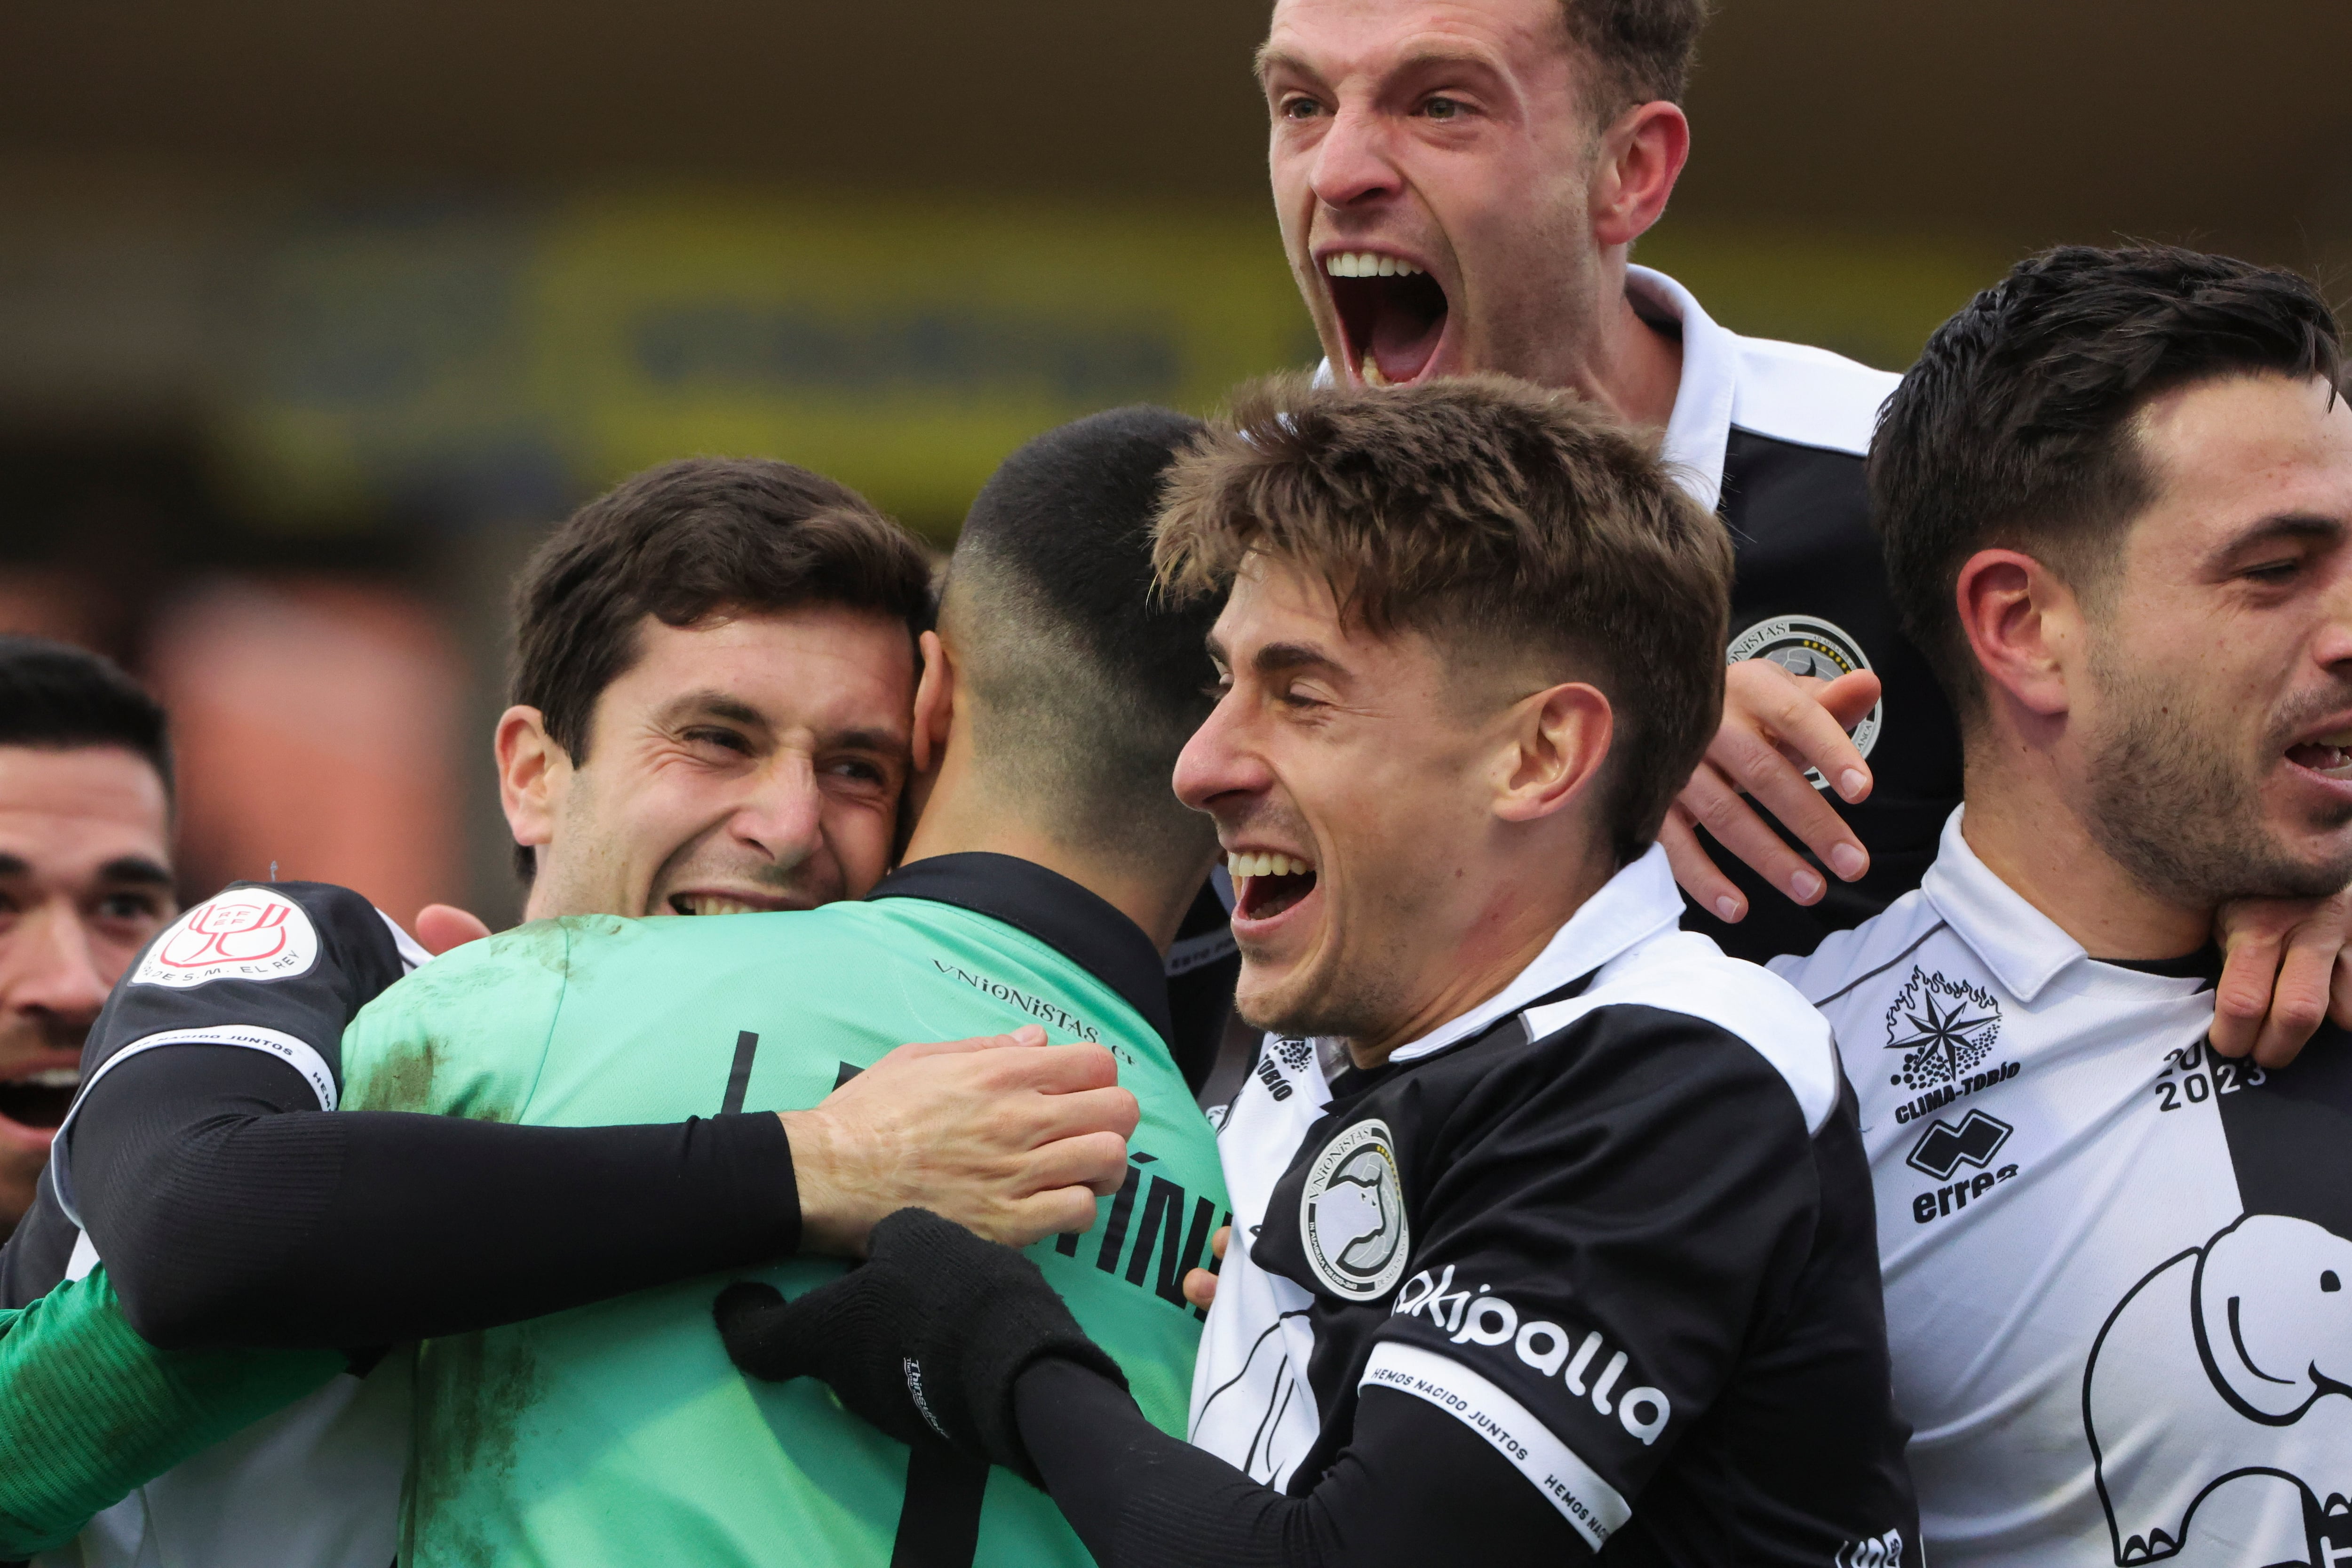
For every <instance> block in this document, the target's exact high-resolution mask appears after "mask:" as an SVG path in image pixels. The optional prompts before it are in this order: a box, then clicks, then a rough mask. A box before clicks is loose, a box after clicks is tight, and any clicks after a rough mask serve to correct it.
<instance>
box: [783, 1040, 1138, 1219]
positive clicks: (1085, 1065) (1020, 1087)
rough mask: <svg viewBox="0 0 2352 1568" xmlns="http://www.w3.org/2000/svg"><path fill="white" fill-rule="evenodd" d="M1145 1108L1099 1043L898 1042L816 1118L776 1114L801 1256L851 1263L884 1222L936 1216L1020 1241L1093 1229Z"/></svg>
mask: <svg viewBox="0 0 2352 1568" xmlns="http://www.w3.org/2000/svg"><path fill="white" fill-rule="evenodd" d="M1140 1115H1141V1109H1140V1108H1139V1106H1138V1105H1137V1104H1136V1100H1135V1096H1134V1095H1133V1094H1131V1093H1129V1091H1128V1090H1126V1089H1121V1088H1119V1087H1118V1062H1117V1060H1116V1059H1115V1058H1113V1057H1112V1056H1111V1054H1110V1052H1109V1051H1108V1050H1106V1049H1104V1048H1103V1047H1100V1046H1097V1045H1075V1046H1052V1047H1049V1046H1047V1045H1046V1044H1045V1030H1043V1029H1041V1028H1039V1027H1038V1026H1035V1025H1034V1024H1024V1025H1023V1026H1021V1027H1020V1028H1018V1029H1015V1030H1014V1031H1013V1033H1012V1034H1011V1035H992V1036H988V1037H983V1038H980V1039H971V1040H955V1041H950V1042H947V1043H944V1044H939V1045H916V1046H901V1047H898V1049H897V1050H895V1051H892V1052H891V1053H890V1054H889V1055H888V1056H887V1057H884V1058H882V1059H881V1060H880V1061H878V1062H876V1063H875V1064H874V1065H873V1066H872V1067H870V1068H866V1070H865V1071H864V1072H862V1073H859V1074H858V1075H857V1076H856V1078H853V1079H850V1080H849V1081H848V1082H847V1083H845V1084H843V1085H842V1086H841V1087H840V1088H839V1089H835V1090H834V1091H833V1093H832V1094H831V1095H829V1096H827V1097H826V1099H825V1100H824V1103H823V1104H821V1105H819V1106H818V1107H817V1108H816V1109H815V1110H788V1111H785V1112H784V1113H783V1115H782V1121H783V1124H784V1131H785V1134H786V1135H787V1136H788V1137H789V1138H790V1139H791V1141H792V1148H793V1180H794V1182H795V1183H796V1184H798V1186H799V1188H800V1199H801V1249H802V1250H803V1251H804V1252H826V1253H833V1254H835V1255H837V1256H842V1257H852V1258H854V1257H857V1256H860V1255H862V1254H863V1253H864V1252H865V1250H866V1236H867V1234H868V1233H869V1232H871V1231H872V1230H873V1228H874V1226H875V1224H876V1223H877V1221H879V1220H880V1219H881V1218H882V1217H883V1216H884V1215H888V1214H893V1213H895V1212H897V1211H898V1210H899V1209H902V1208H928V1209H929V1210H931V1211H932V1212H933V1213H935V1214H939V1215H943V1216H944V1217H946V1218H948V1219H950V1220H953V1221H954V1222H955V1223H956V1224H958V1225H961V1226H967V1227H968V1228H970V1229H971V1230H973V1231H976V1232H978V1233H979V1234H980V1235H982V1237H987V1238H988V1239H989V1240H991V1241H1001V1242H1003V1243H1004V1244H1005V1245H1007V1246H1010V1247H1026V1246H1028V1245H1029V1244H1030V1243H1031V1242H1033V1241H1034V1240H1036V1239H1037V1238H1038V1237H1042V1236H1051V1235H1053V1234H1054V1233H1055V1232H1056V1231H1071V1230H1085V1229H1086V1228H1087V1227H1088V1226H1091V1225H1093V1224H1094V1222H1095V1199H1096V1198H1097V1197H1099V1196H1102V1195H1105V1194H1110V1193H1115V1192H1117V1191H1118V1186H1119V1184H1120V1183H1121V1182H1122V1181H1124V1180H1125V1179H1126V1177H1127V1139H1128V1135H1129V1133H1131V1132H1133V1131H1135V1124H1136V1121H1137V1120H1138V1119H1139V1117H1140Z"/></svg>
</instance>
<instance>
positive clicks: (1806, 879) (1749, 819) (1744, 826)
mask: <svg viewBox="0 0 2352 1568" xmlns="http://www.w3.org/2000/svg"><path fill="white" fill-rule="evenodd" d="M1776 760H1777V761H1779V762H1780V766H1781V767H1782V768H1784V769H1786V768H1788V767H1789V763H1788V762H1787V761H1786V759H1780V758H1776ZM1790 771H1791V772H1792V773H1793V770H1790ZM1798 782H1799V783H1800V784H1803V782H1804V781H1803V780H1802V779H1799V780H1798ZM1806 793H1807V794H1809V795H1810V794H1811V793H1812V790H1811V785H1806ZM1679 804H1680V805H1682V807H1683V809H1684V810H1685V811H1686V812H1688V813H1689V814H1690V816H1691V817H1692V819H1693V820H1694V821H1696V823H1697V824H1698V825H1699V826H1702V827H1705V828H1706V830H1707V831H1708V832H1709V833H1711V834H1713V835H1715V839H1716V842H1717V843H1718V844H1720V845H1722V846H1723V847H1725V848H1726V849H1728V850H1729V851H1731V853H1733V854H1734V855H1737V856H1738V857H1739V858H1741V859H1742V860H1744V861H1746V862H1747V863H1748V865H1750V866H1752V867H1754V868H1756V869H1757V870H1758V871H1759V872H1760V873H1762V874H1763V876H1764V877H1765V879H1767V880H1769V882H1770V883H1771V884H1772V885H1773V886H1774V887H1776V888H1778V889H1780V890H1781V891H1782V892H1784V893H1786V894H1788V895H1789V897H1790V898H1791V899H1793V900H1796V901H1797V902H1798V903H1801V904H1811V903H1818V902H1819V901H1820V900H1821V897H1822V894H1823V893H1825V892H1827V891H1828V890H1829V885H1828V884H1827V883H1826V882H1823V881H1822V874H1821V873H1820V872H1818V871H1816V870H1814V869H1813V868H1811V866H1809V865H1807V864H1806V863H1805V860H1804V858H1803V857H1801V856H1800V855H1799V854H1798V853H1797V852H1796V851H1795V850H1793V849H1791V848H1790V847H1789V846H1788V845H1787V844H1786V843H1785V842H1784V841H1782V839H1781V837H1780V835H1779V834H1777V833H1775V832H1773V831H1772V829H1771V827H1770V826H1768V825H1767V824H1766V822H1765V821H1764V819H1763V818H1762V817H1760V816H1757V815H1756V811H1755V808H1754V807H1752V806H1750V805H1748V802H1747V801H1746V800H1744V799H1742V798H1741V796H1740V794H1739V791H1738V789H1737V788H1735V787H1734V786H1733V785H1732V784H1730V783H1728V782H1727V780H1726V779H1725V778H1724V776H1723V775H1722V774H1721V773H1717V771H1716V770H1715V766H1714V764H1713V763H1700V764H1699V765H1698V771H1697V772H1696V773H1693V774H1691V782H1690V783H1689V784H1685V785H1684V786H1683V793H1682V796H1681V800H1680V803H1679ZM1813 804H1814V805H1817V806H1821V809H1822V810H1824V811H1827V810H1828V809H1829V808H1828V807H1827V806H1822V805H1821V802H1820V801H1819V800H1818V799H1816V800H1815V801H1814V803H1813ZM1669 853H1671V851H1669Z"/></svg>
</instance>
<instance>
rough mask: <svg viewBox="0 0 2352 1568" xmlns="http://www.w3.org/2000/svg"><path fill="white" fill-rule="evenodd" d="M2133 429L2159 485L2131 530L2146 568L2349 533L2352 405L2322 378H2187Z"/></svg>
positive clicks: (2158, 400)
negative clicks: (2244, 545)
mask: <svg viewBox="0 0 2352 1568" xmlns="http://www.w3.org/2000/svg"><path fill="white" fill-rule="evenodd" d="M2134 423H2135V428H2134V436H2135V438H2136V439H2137V442H2138V443H2139V446H2140V449H2141V452H2142V454H2143V457H2144V459H2145V460H2146V461H2147V464H2148V466H2149V468H2150V471H2151V477H2152V478H2153V479H2154V480H2155V489H2156V497H2155V500H2154V501H2153V503H2152V504H2151V505H2150V506H2149V508H2148V509H2147V511H2146V512H2145V513H2144V514H2143V515H2142V517H2141V518H2140V520H2139V521H2138V523H2137V526H2136V527H2135V530H2134V534H2135V538H2134V545H2135V553H2136V554H2137V556H2139V558H2140V559H2142V560H2143V561H2147V562H2149V563H2158V564H2171V563H2174V562H2175V560H2176V558H2178V559H2179V561H2182V562H2185V561H2187V560H2191V559H2198V560H2201V559H2204V558H2207V557H2210V556H2212V555H2214V554H2215V553H2216V552H2229V551H2230V550H2231V548H2232V547H2233V546H2235V545H2237V544H2238V543H2239V542H2242V541H2244V542H2259V541H2260V540H2261V539H2263V538H2265V537H2267V536H2268V535H2269V534H2272V533H2275V532H2281V531H2284V532H2291V533H2295V534H2298V535H2301V536H2303V537H2305V538H2308V537H2312V536H2315V535H2318V534H2332V535H2333V536H2335V537H2336V539H2338V540H2341V539H2343V538H2346V537H2352V406H2347V404H2346V402H2345V400H2344V399H2343V398H2342V397H2341V396H2335V395H2331V394H2330V392H2329V389H2328V388H2327V386H2326V384H2325V383H2323V382H2321V381H2318V380H2316V379H2313V380H2308V381H2306V380H2303V379H2300V378H2295V377H2289V376H2284V375H2270V374H2262V375H2242V376H2230V377H2224V378H2220V379H2216V380H2211V381H2205V382H2199V383H2194V384H2189V385H2188V386H2184V387H2179V388H2175V389H2173V390H2172V391H2170V392H2168V393H2166V394H2164V395H2160V396H2158V398H2156V399H2154V400H2153V401H2152V402H2150V403H2149V405H2147V407H2146V408H2144V409H2143V410H2142V411H2141V412H2140V414H2139V416H2138V417H2137V419H2136V421H2135V422H2134Z"/></svg>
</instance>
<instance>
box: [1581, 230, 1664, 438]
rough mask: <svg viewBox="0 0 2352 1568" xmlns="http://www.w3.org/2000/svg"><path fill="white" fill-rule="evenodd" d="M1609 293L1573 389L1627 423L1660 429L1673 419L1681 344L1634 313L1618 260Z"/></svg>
mask: <svg viewBox="0 0 2352 1568" xmlns="http://www.w3.org/2000/svg"><path fill="white" fill-rule="evenodd" d="M1603 276H1604V277H1606V278H1607V279H1609V289H1610V291H1609V293H1608V294H1607V296H1606V297H1605V298H1604V300H1603V301H1602V304H1601V316H1600V320H1599V321H1597V322H1596V323H1595V331H1594V332H1593V334H1592V339H1591V342H1592V354H1591V362H1590V363H1589V364H1588V365H1587V366H1586V367H1585V372H1584V374H1582V375H1581V376H1579V377H1577V378H1575V379H1574V380H1573V381H1571V382H1570V387H1571V389H1572V390H1575V391H1578V392H1582V393H1584V394H1585V395H1588V396H1591V397H1597V398H1599V399H1600V400H1601V402H1603V403H1605V404H1607V405H1609V407H1610V408H1612V410H1614V411H1615V412H1616V414H1617V416H1618V417H1619V418H1621V419H1623V420H1625V421H1626V422H1627V423H1628V424H1631V425H1634V426H1641V427H1643V428H1644V429H1651V430H1663V429H1664V428H1665V427H1666V422H1667V421H1668V420H1670V419H1672V418H1673V417H1674V415H1675V398H1676V396H1677V395H1679V394H1680V393H1681V391H1682V384H1683V345H1682V340H1681V339H1679V338H1674V337H1669V336H1667V335H1666V334H1665V333H1664V332H1662V331H1658V330H1657V329H1656V328H1655V327H1653V326H1652V325H1650V323H1649V322H1647V321H1643V320H1642V318H1641V317H1640V316H1639V315H1637V314H1636V313H1635V312H1634V310H1633V301H1632V300H1628V299H1627V298H1626V297H1625V268H1624V263H1623V259H1622V257H1620V258H1616V262H1615V265H1613V266H1612V267H1608V268H1604V269H1603Z"/></svg>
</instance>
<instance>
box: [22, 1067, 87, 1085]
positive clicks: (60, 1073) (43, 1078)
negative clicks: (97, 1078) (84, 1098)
mask: <svg viewBox="0 0 2352 1568" xmlns="http://www.w3.org/2000/svg"><path fill="white" fill-rule="evenodd" d="M11 1081H12V1082H16V1083H21V1084H24V1085H26V1087H27V1088H31V1089H78V1088H79V1087H80V1085H81V1074H80V1072H79V1070H77V1069H75V1068H45V1069H43V1070H42V1071H40V1072H37V1073H31V1074H28V1075H26V1077H24V1078H20V1079H12V1080H11Z"/></svg>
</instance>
